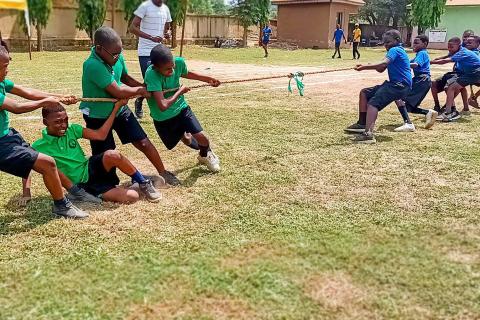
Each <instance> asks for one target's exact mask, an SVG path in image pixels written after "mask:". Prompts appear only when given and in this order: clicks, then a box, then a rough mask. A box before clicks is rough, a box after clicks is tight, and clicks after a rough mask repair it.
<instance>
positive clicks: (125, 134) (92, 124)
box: [83, 107, 147, 154]
mask: <svg viewBox="0 0 480 320" xmlns="http://www.w3.org/2000/svg"><path fill="white" fill-rule="evenodd" d="M83 119H84V120H85V123H86V125H87V128H89V129H93V130H97V129H100V128H101V127H102V126H103V124H104V123H105V121H107V119H97V118H90V117H89V116H87V115H83ZM113 130H115V132H116V133H117V135H118V137H119V138H120V141H121V142H122V144H128V143H132V142H137V141H142V140H144V139H146V138H147V134H146V133H145V131H143V129H142V127H141V126H140V123H138V121H137V119H136V118H135V115H134V114H133V113H132V111H131V110H130V109H129V108H128V107H127V108H125V110H123V111H122V112H121V113H120V114H119V115H118V116H117V117H116V118H115V121H113V126H112V130H110V132H109V133H108V135H107V138H106V139H105V140H104V141H90V145H91V146H92V154H100V153H103V152H105V151H107V150H115V148H116V145H115V139H114V138H113Z"/></svg>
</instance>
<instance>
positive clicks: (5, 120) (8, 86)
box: [0, 79, 14, 138]
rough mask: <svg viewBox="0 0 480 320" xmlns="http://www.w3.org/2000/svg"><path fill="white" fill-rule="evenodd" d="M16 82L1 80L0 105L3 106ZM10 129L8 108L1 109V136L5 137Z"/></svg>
mask: <svg viewBox="0 0 480 320" xmlns="http://www.w3.org/2000/svg"><path fill="white" fill-rule="evenodd" d="M13 87H14V84H13V82H12V81H10V80H7V79H5V80H3V81H2V82H0V106H3V102H4V101H5V96H6V95H7V93H8V92H10V91H12V89H13ZM8 131H10V119H9V117H8V111H7V110H0V138H2V137H5V136H6V135H7V134H8Z"/></svg>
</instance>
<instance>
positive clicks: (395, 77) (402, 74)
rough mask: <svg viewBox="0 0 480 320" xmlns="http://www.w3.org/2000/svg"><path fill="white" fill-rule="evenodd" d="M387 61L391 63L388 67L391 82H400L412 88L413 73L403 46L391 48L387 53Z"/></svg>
mask: <svg viewBox="0 0 480 320" xmlns="http://www.w3.org/2000/svg"><path fill="white" fill-rule="evenodd" d="M387 59H388V60H389V61H390V62H389V64H388V66H387V69H388V77H389V78H390V82H400V83H403V84H406V85H408V86H409V87H411V86H412V71H411V69H410V59H409V58H408V54H407V52H406V51H405V49H404V48H403V47H401V46H396V47H393V48H390V50H388V52H387Z"/></svg>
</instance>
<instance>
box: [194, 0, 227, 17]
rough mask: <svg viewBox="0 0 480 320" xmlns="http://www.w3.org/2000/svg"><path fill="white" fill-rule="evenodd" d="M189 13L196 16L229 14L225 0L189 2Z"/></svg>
mask: <svg viewBox="0 0 480 320" xmlns="http://www.w3.org/2000/svg"><path fill="white" fill-rule="evenodd" d="M188 12H189V13H195V14H227V13H228V7H227V6H226V5H225V3H224V2H223V0H189V1H188Z"/></svg>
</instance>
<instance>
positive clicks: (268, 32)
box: [262, 27, 272, 42]
mask: <svg viewBox="0 0 480 320" xmlns="http://www.w3.org/2000/svg"><path fill="white" fill-rule="evenodd" d="M262 32H263V38H262V40H263V41H264V42H266V41H270V36H271V35H272V29H270V28H269V27H265V28H264V29H263V30H262Z"/></svg>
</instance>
